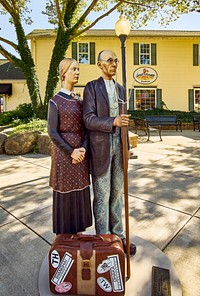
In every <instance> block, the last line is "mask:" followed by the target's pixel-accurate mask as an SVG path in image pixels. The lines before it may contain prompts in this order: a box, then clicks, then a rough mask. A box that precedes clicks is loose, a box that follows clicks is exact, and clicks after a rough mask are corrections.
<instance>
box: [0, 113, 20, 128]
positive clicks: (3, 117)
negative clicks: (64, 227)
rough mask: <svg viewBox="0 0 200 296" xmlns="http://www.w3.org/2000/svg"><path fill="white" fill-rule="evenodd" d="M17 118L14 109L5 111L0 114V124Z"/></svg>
mask: <svg viewBox="0 0 200 296" xmlns="http://www.w3.org/2000/svg"><path fill="white" fill-rule="evenodd" d="M15 119H17V115H16V111H7V112H4V113H1V114H0V126H1V125H8V124H11V123H12V122H13V121H14V120H15Z"/></svg>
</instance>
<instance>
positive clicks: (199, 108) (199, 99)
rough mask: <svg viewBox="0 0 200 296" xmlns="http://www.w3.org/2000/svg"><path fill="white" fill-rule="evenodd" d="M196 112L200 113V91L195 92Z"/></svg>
mask: <svg viewBox="0 0 200 296" xmlns="http://www.w3.org/2000/svg"><path fill="white" fill-rule="evenodd" d="M194 111H196V112H200V89H195V90H194Z"/></svg>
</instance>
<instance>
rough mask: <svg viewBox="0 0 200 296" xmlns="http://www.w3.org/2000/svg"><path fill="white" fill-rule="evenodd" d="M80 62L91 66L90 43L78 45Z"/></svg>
mask: <svg viewBox="0 0 200 296" xmlns="http://www.w3.org/2000/svg"><path fill="white" fill-rule="evenodd" d="M78 62H79V63H81V64H89V44H88V43H78Z"/></svg>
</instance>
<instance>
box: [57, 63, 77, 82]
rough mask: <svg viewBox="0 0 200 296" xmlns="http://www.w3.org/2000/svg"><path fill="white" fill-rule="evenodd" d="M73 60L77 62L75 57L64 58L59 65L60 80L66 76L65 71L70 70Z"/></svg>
mask: <svg viewBox="0 0 200 296" xmlns="http://www.w3.org/2000/svg"><path fill="white" fill-rule="evenodd" d="M73 62H76V60H75V59H72V58H64V59H63V60H62V61H61V62H60V64H59V67H58V70H59V76H60V80H61V81H63V80H64V79H63V77H64V76H65V73H66V72H67V71H68V69H69V67H70V65H71V64H72V63H73Z"/></svg>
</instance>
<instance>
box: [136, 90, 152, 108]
mask: <svg viewBox="0 0 200 296" xmlns="http://www.w3.org/2000/svg"><path fill="white" fill-rule="evenodd" d="M152 109H155V89H136V90H135V110H152Z"/></svg>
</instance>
